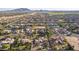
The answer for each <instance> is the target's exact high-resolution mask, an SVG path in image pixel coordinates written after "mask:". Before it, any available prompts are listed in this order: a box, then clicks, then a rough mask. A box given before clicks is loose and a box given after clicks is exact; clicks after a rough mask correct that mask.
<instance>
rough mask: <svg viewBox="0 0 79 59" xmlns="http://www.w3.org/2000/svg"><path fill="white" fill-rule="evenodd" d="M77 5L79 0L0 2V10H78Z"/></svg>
mask: <svg viewBox="0 0 79 59" xmlns="http://www.w3.org/2000/svg"><path fill="white" fill-rule="evenodd" d="M78 4H79V0H1V1H0V10H11V9H14V8H29V9H33V10H35V9H43V10H44V9H48V10H79V5H78ZM2 8H3V9H2ZM5 8H6V9H5Z"/></svg>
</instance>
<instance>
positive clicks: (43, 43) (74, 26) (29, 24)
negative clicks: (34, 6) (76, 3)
mask: <svg viewBox="0 0 79 59" xmlns="http://www.w3.org/2000/svg"><path fill="white" fill-rule="evenodd" d="M73 12H74V11H73ZM0 15H1V14H0ZM0 50H1V51H76V50H79V15H78V14H74V13H73V14H72V12H70V13H68V14H67V11H64V12H62V11H59V12H58V11H57V12H56V11H45V12H41V11H39V10H38V11H29V12H23V13H18V12H16V13H12V12H9V13H8V14H7V13H6V14H4V15H1V16H0Z"/></svg>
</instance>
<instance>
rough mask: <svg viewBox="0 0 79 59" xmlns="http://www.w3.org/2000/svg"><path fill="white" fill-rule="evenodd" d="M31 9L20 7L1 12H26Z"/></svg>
mask: <svg viewBox="0 0 79 59" xmlns="http://www.w3.org/2000/svg"><path fill="white" fill-rule="evenodd" d="M30 11H31V10H30V9H28V8H18V9H13V10H7V11H0V13H25V12H30Z"/></svg>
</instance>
